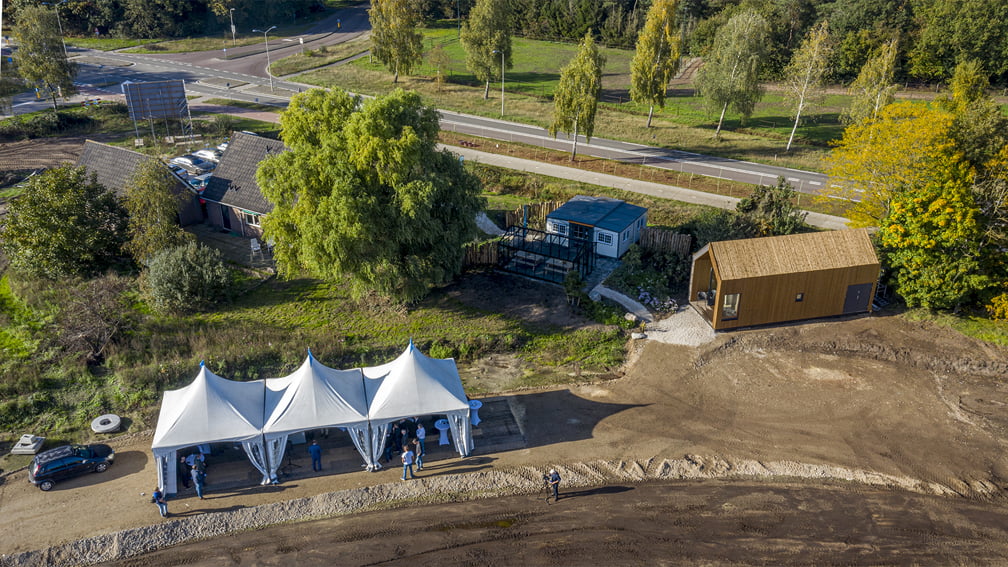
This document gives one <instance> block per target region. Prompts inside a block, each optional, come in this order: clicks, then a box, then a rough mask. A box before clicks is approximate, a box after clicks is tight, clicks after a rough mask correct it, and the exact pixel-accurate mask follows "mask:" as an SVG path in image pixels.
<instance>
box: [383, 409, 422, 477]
mask: <svg viewBox="0 0 1008 567" xmlns="http://www.w3.org/2000/svg"><path fill="white" fill-rule="evenodd" d="M426 441H427V429H426V428H425V427H424V424H423V422H422V421H420V418H419V417H414V418H411V419H403V420H400V421H398V422H396V423H394V424H392V425H391V426H390V427H389V430H388V433H386V435H385V452H384V454H383V455H382V457H383V458H384V460H385V462H386V463H388V462H389V461H391V460H392V457H393V456H395V454H396V453H400V457H399V458H400V460H401V461H402V466H403V474H402V479H403V480H406V478H407V476H408V477H409V478H416V476H415V475H414V474H413V466H414V465H416V470H418V471H422V470H423V458H424V455H425V454H426V453H427V450H426ZM400 449H401V450H402V451H401V452H400Z"/></svg>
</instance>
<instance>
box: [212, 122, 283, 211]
mask: <svg viewBox="0 0 1008 567" xmlns="http://www.w3.org/2000/svg"><path fill="white" fill-rule="evenodd" d="M286 149H287V148H286V147H285V146H284V145H283V142H279V141H277V140H271V139H270V138H264V137H262V136H256V135H254V134H243V133H241V132H235V133H234V135H232V136H231V141H230V142H228V147H227V149H226V150H224V155H222V156H221V160H220V164H218V165H217V169H215V170H214V172H213V176H212V177H210V181H209V182H208V183H207V186H206V189H204V190H203V198H204V199H206V200H207V201H213V202H216V203H220V204H222V205H228V206H231V207H237V208H239V209H243V210H246V211H250V212H253V213H258V214H262V215H264V214H266V213H268V212H270V211H272V210H273V204H272V203H270V202H269V201H267V200H266V197H264V196H263V194H262V190H260V189H259V184H258V183H256V179H255V174H256V169H257V168H258V167H259V162H261V161H262V160H264V159H266V157H267V156H269V155H273V154H278V153H280V152H283V151H285V150H286Z"/></svg>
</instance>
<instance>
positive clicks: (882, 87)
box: [842, 39, 898, 124]
mask: <svg viewBox="0 0 1008 567" xmlns="http://www.w3.org/2000/svg"><path fill="white" fill-rule="evenodd" d="M897 45H898V43H897V41H896V40H895V39H893V40H891V41H889V43H887V44H885V45H883V46H882V48H881V49H880V50H879V52H878V53H876V54H875V56H874V57H872V58H871V59H869V60H868V61H867V62H866V63H865V64H864V66H863V67H861V72H860V73H858V76H857V79H854V82H853V83H851V86H850V89H849V92H850V94H851V95H853V97H854V98H853V100H852V101H851V105H850V108H848V109H847V112H845V113H844V114H843V116H842V118H843V119H844V121H846V122H847V123H848V124H853V123H855V122H860V121H862V120H865V119H871V120H874V119H875V118H876V117H878V114H879V111H880V110H882V108H883V107H884V106H886V105H887V104H889V103H891V102H892V101H893V98H894V96H893V95H894V93H895V92H896V85H895V84H894V83H893V77H894V76H895V74H896V52H897V49H896V48H897Z"/></svg>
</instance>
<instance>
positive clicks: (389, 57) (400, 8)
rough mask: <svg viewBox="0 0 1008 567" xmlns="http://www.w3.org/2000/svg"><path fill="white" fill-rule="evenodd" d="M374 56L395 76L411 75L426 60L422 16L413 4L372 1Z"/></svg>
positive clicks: (399, 0)
mask: <svg viewBox="0 0 1008 567" xmlns="http://www.w3.org/2000/svg"><path fill="white" fill-rule="evenodd" d="M368 16H369V17H370V18H371V53H372V54H373V55H374V56H375V58H376V59H378V61H381V62H382V64H383V65H385V67H387V68H388V69H389V70H390V71H392V72H393V73H394V76H393V78H392V82H393V83H398V82H399V73H409V72H410V71H411V70H412V69H413V67H415V66H416V65H417V64H418V63H419V62H420V60H421V59H422V57H423V42H422V39H423V37H422V36H421V35H420V32H419V31H417V26H418V25H419V24H420V13H419V11H417V9H416V6H415V5H414V3H413V2H412V1H411V0H372V2H371V9H370V10H368Z"/></svg>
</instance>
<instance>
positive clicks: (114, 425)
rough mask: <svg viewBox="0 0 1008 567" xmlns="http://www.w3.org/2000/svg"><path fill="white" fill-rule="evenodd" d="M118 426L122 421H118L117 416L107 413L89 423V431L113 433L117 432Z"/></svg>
mask: <svg viewBox="0 0 1008 567" xmlns="http://www.w3.org/2000/svg"><path fill="white" fill-rule="evenodd" d="M120 425H122V420H120V419H119V416H118V415H115V414H113V413H108V414H105V415H100V416H98V417H96V418H95V419H94V421H92V422H91V431H94V432H95V433H115V432H116V431H119V426H120Z"/></svg>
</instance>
